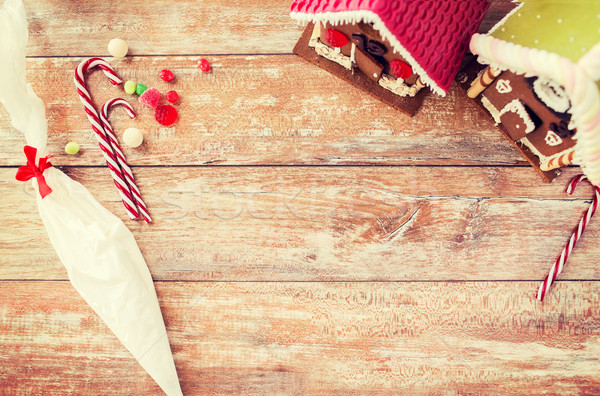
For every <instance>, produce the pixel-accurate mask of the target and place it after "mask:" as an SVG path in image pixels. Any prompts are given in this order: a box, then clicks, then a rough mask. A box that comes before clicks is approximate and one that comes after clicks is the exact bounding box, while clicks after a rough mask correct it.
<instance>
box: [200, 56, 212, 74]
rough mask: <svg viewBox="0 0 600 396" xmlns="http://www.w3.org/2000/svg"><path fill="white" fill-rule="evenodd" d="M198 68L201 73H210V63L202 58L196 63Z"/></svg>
mask: <svg viewBox="0 0 600 396" xmlns="http://www.w3.org/2000/svg"><path fill="white" fill-rule="evenodd" d="M198 68H199V69H200V70H202V71H203V72H207V71H210V62H209V61H208V60H206V59H204V58H202V59H200V60H199V61H198Z"/></svg>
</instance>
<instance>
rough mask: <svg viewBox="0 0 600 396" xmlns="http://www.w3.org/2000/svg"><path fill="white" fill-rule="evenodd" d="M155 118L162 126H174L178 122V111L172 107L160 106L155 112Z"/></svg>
mask: <svg viewBox="0 0 600 396" xmlns="http://www.w3.org/2000/svg"><path fill="white" fill-rule="evenodd" d="M154 118H155V119H156V121H158V123H159V124H160V125H164V126H169V125H172V124H173V123H174V122H175V121H176V120H177V110H175V107H173V106H171V105H160V106H158V107H157V108H156V110H155V111H154Z"/></svg>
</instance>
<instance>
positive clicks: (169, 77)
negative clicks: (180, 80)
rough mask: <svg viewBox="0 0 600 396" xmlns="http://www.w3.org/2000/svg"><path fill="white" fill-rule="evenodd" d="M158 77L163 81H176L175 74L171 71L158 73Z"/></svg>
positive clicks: (165, 70) (166, 70)
mask: <svg viewBox="0 0 600 396" xmlns="http://www.w3.org/2000/svg"><path fill="white" fill-rule="evenodd" d="M158 76H159V77H160V79H161V80H163V81H167V82H168V81H173V80H174V79H175V74H173V72H172V71H171V70H169V69H164V70H161V71H160V73H158Z"/></svg>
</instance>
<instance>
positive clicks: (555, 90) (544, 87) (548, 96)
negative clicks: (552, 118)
mask: <svg viewBox="0 0 600 396" xmlns="http://www.w3.org/2000/svg"><path fill="white" fill-rule="evenodd" d="M533 91H534V92H535V94H536V95H537V97H538V98H539V99H540V100H541V101H542V103H544V104H545V105H546V106H548V107H549V108H551V109H552V110H554V111H556V112H559V113H565V112H566V111H568V110H569V109H570V108H571V102H570V101H569V97H568V95H567V93H566V92H565V90H564V88H563V87H561V86H560V85H558V84H557V83H556V82H554V81H553V80H550V79H548V78H544V77H539V78H538V79H536V80H535V81H534V82H533Z"/></svg>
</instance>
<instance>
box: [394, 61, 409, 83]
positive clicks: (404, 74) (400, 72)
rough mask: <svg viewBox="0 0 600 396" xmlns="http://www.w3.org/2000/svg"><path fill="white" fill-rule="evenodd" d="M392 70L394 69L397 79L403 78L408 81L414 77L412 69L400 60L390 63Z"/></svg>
mask: <svg viewBox="0 0 600 396" xmlns="http://www.w3.org/2000/svg"><path fill="white" fill-rule="evenodd" d="M390 69H392V73H393V74H394V76H396V78H401V79H403V80H406V79H407V78H409V77H410V76H412V75H413V71H412V67H410V65H409V64H408V63H406V62H403V61H401V60H400V59H394V60H393V61H391V62H390Z"/></svg>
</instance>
